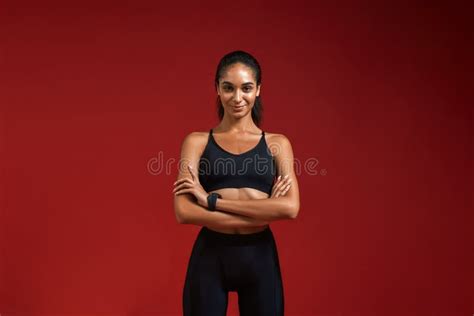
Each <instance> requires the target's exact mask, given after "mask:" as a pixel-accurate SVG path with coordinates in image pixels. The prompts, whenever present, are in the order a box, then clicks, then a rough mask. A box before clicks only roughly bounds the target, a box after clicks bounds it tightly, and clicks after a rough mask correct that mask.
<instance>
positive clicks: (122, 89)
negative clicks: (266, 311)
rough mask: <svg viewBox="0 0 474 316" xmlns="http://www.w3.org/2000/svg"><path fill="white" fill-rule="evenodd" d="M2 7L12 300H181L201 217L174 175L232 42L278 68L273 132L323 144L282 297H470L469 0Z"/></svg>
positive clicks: (33, 308)
mask: <svg viewBox="0 0 474 316" xmlns="http://www.w3.org/2000/svg"><path fill="white" fill-rule="evenodd" d="M2 6H3V8H2V9H1V11H0V12H1V17H0V19H1V22H0V23H1V31H0V32H1V43H0V44H1V89H2V91H1V100H0V101H1V112H0V145H1V146H0V154H1V155H0V163H1V167H2V172H1V178H0V179H1V181H0V189H1V190H0V200H1V204H0V205H1V212H0V247H1V248H0V249H1V252H0V255H1V260H0V314H1V315H2V316H5V315H13V314H16V315H33V314H44V315H52V314H55V315H63V314H74V315H76V314H80V315H104V314H107V315H181V298H182V287H183V284H184V277H185V272H186V267H187V263H188V259H189V255H190V252H191V247H192V244H193V242H194V239H195V237H196V234H197V232H198V230H199V229H200V227H198V226H191V225H179V224H178V223H177V222H176V220H175V215H174V212H173V203H172V202H173V195H172V192H171V190H172V188H173V186H172V183H173V182H174V181H175V179H176V175H177V159H179V153H180V145H181V142H182V140H183V138H184V136H185V135H187V134H188V133H189V132H191V131H207V130H209V128H210V127H212V126H215V125H216V124H217V117H216V114H215V106H214V100H215V91H214V88H213V76H214V72H215V67H216V65H217V62H218V60H219V58H221V57H222V56H223V55H224V54H225V53H227V52H229V51H231V50H235V49H243V50H247V51H249V52H250V53H252V54H254V55H255V56H256V57H257V59H259V61H260V63H261V65H262V68H263V85H262V98H263V100H264V106H265V114H264V122H263V125H262V128H263V129H264V130H265V131H268V132H276V133H282V134H285V135H286V136H287V137H288V138H289V139H290V141H291V142H292V144H293V151H294V154H295V159H297V160H298V161H299V163H300V164H304V163H306V162H308V161H311V159H317V161H318V163H317V165H315V166H313V167H315V168H313V170H314V169H315V170H316V171H317V175H312V174H310V173H309V172H308V171H307V170H305V169H301V170H300V171H299V172H298V180H299V186H300V195H301V209H300V213H299V216H298V218H297V219H296V220H294V221H279V222H274V223H272V225H271V226H272V230H273V232H274V234H275V238H276V240H277V244H278V247H279V255H280V261H281V266H282V273H283V279H284V280H283V281H284V286H285V288H284V291H285V308H286V312H287V313H286V314H287V315H290V316H291V315H326V316H327V315H338V316H339V315H471V314H473V313H474V305H473V301H474V295H473V294H472V293H474V287H473V283H474V282H473V281H474V278H473V273H472V272H473V270H472V268H471V267H472V266H474V261H473V258H472V254H473V247H472V227H473V223H474V221H473V215H472V213H473V212H472V205H473V199H472V196H473V178H474V173H473V168H472V158H473V154H472V148H473V143H472V135H473V126H472V123H473V122H472V121H473V111H472V103H469V102H468V97H469V96H470V95H469V94H470V92H472V91H470V90H468V88H472V86H470V84H472V73H473V72H472V71H473V68H472V64H468V61H470V58H471V54H472V51H470V49H471V47H470V46H469V45H470V44H469V43H471V44H472V33H471V31H470V30H469V28H468V8H467V7H465V6H462V5H461V4H458V3H455V2H450V3H449V5H448V4H445V5H444V6H437V5H435V4H434V3H430V4H429V7H427V6H425V5H423V4H416V3H415V2H407V3H406V4H401V3H397V4H395V3H388V2H385V3H382V2H378V3H372V4H367V3H365V4H363V5H362V4H357V5H356V4H355V3H338V4H335V3H334V4H332V5H329V4H328V1H325V2H320V3H314V2H310V1H307V2H306V3H305V2H301V1H288V2H287V3H275V2H263V1H250V2H241V1H230V2H225V1H220V2H214V3H209V2H208V3H199V4H198V3H189V4H184V3H181V2H178V1H175V2H172V1H171V2H166V4H165V5H164V4H160V3H158V2H154V1H140V2H134V3H133V4H132V3H126V2H124V1H116V2H110V3H105V2H103V3H97V2H96V3H93V2H89V3H85V2H79V1H73V2H71V1H61V2H60V1H57V2H51V1H47V2H30V3H25V2H22V1H15V2H13V1H11V2H10V1H7V2H2ZM470 80H471V82H469V81H470ZM159 157H161V159H162V162H161V164H163V163H167V164H168V168H164V169H163V170H161V171H160V172H154V173H152V172H150V169H149V168H148V167H147V166H148V164H149V163H150V162H153V164H152V166H154V168H156V167H157V162H155V161H154V159H155V158H159ZM155 171H157V170H155ZM230 299H231V300H230V303H229V315H237V296H236V294H232V295H231V297H230Z"/></svg>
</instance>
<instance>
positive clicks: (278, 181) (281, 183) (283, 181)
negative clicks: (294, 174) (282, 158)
mask: <svg viewBox="0 0 474 316" xmlns="http://www.w3.org/2000/svg"><path fill="white" fill-rule="evenodd" d="M287 178H288V176H285V177H283V180H281V176H279V177H278V179H277V181H276V182H275V185H274V186H273V188H274V189H275V191H276V190H278V189H279V188H280V187H281V186H282V185H283V184H284V183H285V182H286V180H287Z"/></svg>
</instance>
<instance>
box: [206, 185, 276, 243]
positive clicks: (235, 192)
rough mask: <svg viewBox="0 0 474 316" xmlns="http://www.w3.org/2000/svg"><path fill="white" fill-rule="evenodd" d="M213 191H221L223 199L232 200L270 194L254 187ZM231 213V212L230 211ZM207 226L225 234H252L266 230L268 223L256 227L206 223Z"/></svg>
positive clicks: (266, 196)
mask: <svg viewBox="0 0 474 316" xmlns="http://www.w3.org/2000/svg"><path fill="white" fill-rule="evenodd" d="M211 192H215V193H219V194H220V195H221V196H222V198H223V199H230V200H251V199H266V198H268V194H267V193H265V192H262V191H259V190H257V189H253V188H223V189H217V190H212V191H211ZM211 192H209V193H211ZM229 213H230V212H229ZM206 227H207V228H209V229H211V230H214V231H217V232H221V233H225V234H252V233H257V232H260V231H263V230H265V229H266V228H267V227H268V225H265V226H255V227H248V226H247V227H235V228H223V227H215V226H210V225H206Z"/></svg>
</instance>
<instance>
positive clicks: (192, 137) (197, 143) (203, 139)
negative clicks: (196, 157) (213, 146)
mask: <svg viewBox="0 0 474 316" xmlns="http://www.w3.org/2000/svg"><path fill="white" fill-rule="evenodd" d="M208 137H209V132H190V133H188V134H187V135H186V136H185V137H184V139H183V142H182V144H181V151H186V152H194V153H198V154H201V153H202V152H203V150H204V148H205V147H206V144H207V140H208Z"/></svg>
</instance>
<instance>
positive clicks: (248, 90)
mask: <svg viewBox="0 0 474 316" xmlns="http://www.w3.org/2000/svg"><path fill="white" fill-rule="evenodd" d="M223 90H224V91H226V92H231V91H233V90H234V88H233V87H232V86H224V88H223ZM252 90H253V89H252V87H251V86H245V87H243V88H242V91H244V92H245V93H249V92H251V91H252Z"/></svg>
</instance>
